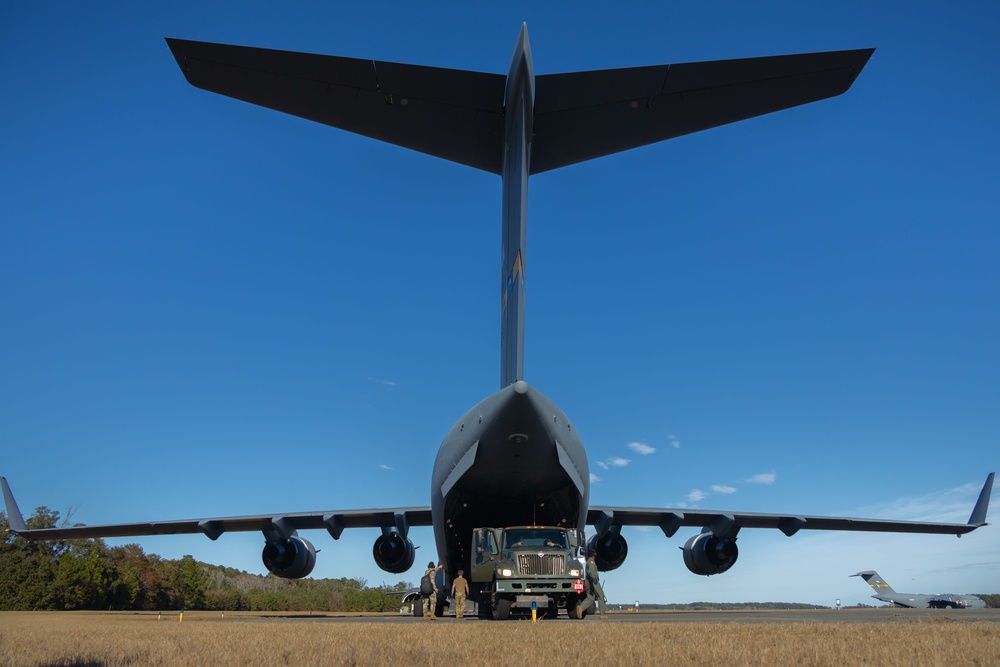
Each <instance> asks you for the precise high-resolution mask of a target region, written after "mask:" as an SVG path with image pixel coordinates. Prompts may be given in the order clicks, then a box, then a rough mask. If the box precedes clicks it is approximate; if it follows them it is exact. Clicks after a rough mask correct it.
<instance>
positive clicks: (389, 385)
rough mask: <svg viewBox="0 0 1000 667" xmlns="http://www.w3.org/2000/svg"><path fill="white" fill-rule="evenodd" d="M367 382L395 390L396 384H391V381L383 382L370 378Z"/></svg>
mask: <svg viewBox="0 0 1000 667" xmlns="http://www.w3.org/2000/svg"><path fill="white" fill-rule="evenodd" d="M368 381H369V382H373V383H375V384H377V385H381V386H383V387H385V388H386V389H395V388H396V383H395V382H393V381H392V380H383V379H381V378H373V377H370V378H368Z"/></svg>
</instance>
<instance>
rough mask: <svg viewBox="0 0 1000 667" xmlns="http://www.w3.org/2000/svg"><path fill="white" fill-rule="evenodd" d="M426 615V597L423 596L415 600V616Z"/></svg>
mask: <svg viewBox="0 0 1000 667" xmlns="http://www.w3.org/2000/svg"><path fill="white" fill-rule="evenodd" d="M423 615H424V599H423V598H421V597H418V598H416V599H415V600H414V601H413V617H414V618H420V617H421V616H423Z"/></svg>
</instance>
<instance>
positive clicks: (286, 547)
mask: <svg viewBox="0 0 1000 667" xmlns="http://www.w3.org/2000/svg"><path fill="white" fill-rule="evenodd" d="M261 558H262V559H263V560H264V567H266V568H267V571H268V572H270V573H271V574H274V575H276V576H279V577H284V578H285V579H301V578H302V577H308V576H309V573H310V572H312V571H313V568H314V567H316V549H315V548H314V547H313V545H312V544H310V543H309V540H307V539H305V538H304V537H299V536H298V535H293V536H292V537H289V538H288V539H287V540H286V539H281V538H278V539H276V540H268V541H267V542H266V543H265V544H264V552H263V553H262V554H261Z"/></svg>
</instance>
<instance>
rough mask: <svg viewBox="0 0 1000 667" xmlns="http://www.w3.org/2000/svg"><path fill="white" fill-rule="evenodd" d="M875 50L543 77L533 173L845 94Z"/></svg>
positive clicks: (538, 88)
mask: <svg viewBox="0 0 1000 667" xmlns="http://www.w3.org/2000/svg"><path fill="white" fill-rule="evenodd" d="M874 51H875V49H858V50H853V51H830V52H826V53H806V54H800V55H790V56H772V57H766V58H742V59H738V60H716V61H710V62H700V63H685V64H680V65H657V66H653V67H633V68H628V69H612V70H599V71H593V72H574V73H571V74H551V75H543V76H538V77H536V78H535V90H536V93H535V139H534V143H533V144H532V150H531V173H533V174H537V173H539V172H543V171H548V170H550V169H557V168H559V167H565V166H566V165H570V164H574V163H576V162H582V161H584V160H590V159H593V158H596V157H601V156H602V155H610V154H611V153H617V152H619V151H624V150H628V149H630V148H636V147H638V146H645V145H646V144H651V143H654V142H657V141H663V140H665V139H672V138H674V137H679V136H681V135H684V134H690V133H692V132H698V131H700V130H706V129H708V128H712V127H718V126H719V125H726V124H727V123H734V122H736V121H739V120H744V119H747V118H753V117H755V116H760V115H763V114H767V113H771V112H773V111H780V110H781V109H788V108H790V107H794V106H798V105H801V104H808V103H809V102H815V101H817V100H822V99H825V98H828V97H834V96H836V95H840V94H841V93H843V92H845V91H846V90H847V89H848V88H850V87H851V84H852V83H854V79H855V78H857V76H858V74H860V73H861V69H862V68H863V67H864V66H865V63H867V62H868V59H869V58H870V57H871V54H872V53H873V52H874Z"/></svg>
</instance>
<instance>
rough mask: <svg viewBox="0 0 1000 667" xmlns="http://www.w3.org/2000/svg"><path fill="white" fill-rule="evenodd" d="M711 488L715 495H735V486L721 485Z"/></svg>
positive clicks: (714, 485)
mask: <svg viewBox="0 0 1000 667" xmlns="http://www.w3.org/2000/svg"><path fill="white" fill-rule="evenodd" d="M711 488H712V490H713V491H715V492H716V493H736V487H735V486H722V485H721V484H713V485H712V487H711Z"/></svg>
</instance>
